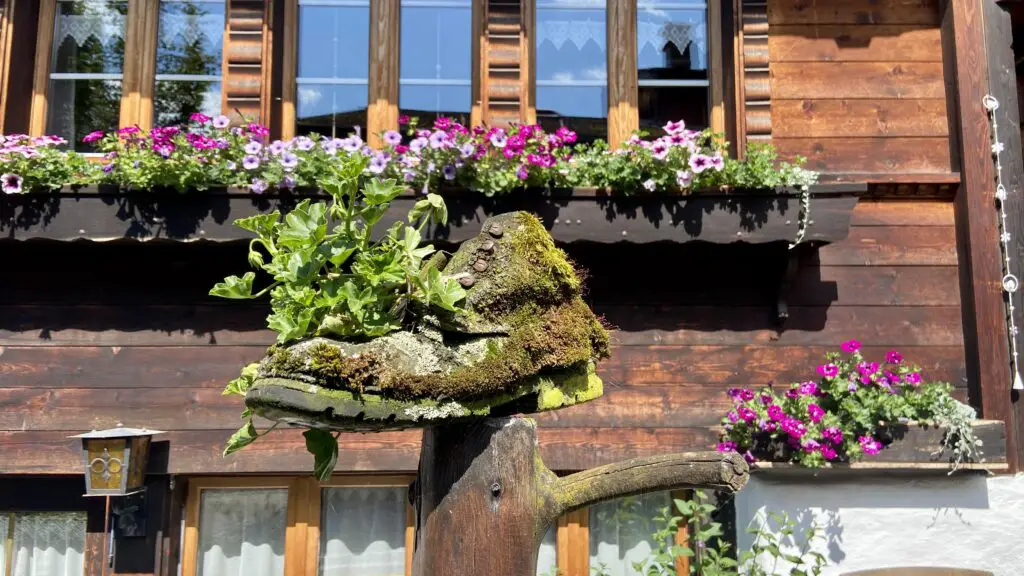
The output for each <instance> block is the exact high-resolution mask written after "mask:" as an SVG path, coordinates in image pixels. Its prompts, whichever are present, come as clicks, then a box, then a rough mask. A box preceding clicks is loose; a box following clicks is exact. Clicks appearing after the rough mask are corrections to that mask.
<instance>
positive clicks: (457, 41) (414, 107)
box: [398, 0, 473, 126]
mask: <svg viewBox="0 0 1024 576" xmlns="http://www.w3.org/2000/svg"><path fill="white" fill-rule="evenodd" d="M401 6H402V8H401V22H402V23H403V25H402V26H400V31H401V32H400V34H401V48H400V54H399V78H400V80H399V89H398V90H399V91H398V106H399V108H400V110H401V113H402V114H406V115H409V116H416V117H419V118H420V124H421V125H427V126H429V125H430V124H432V123H433V121H434V118H435V117H437V116H438V115H441V116H449V117H454V118H457V119H459V120H460V121H462V122H466V121H467V120H468V117H469V111H470V107H471V105H472V94H471V86H470V78H471V67H472V61H473V57H472V42H473V35H472V34H473V33H472V3H471V1H470V0H402V3H401Z"/></svg>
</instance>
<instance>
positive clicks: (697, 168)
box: [690, 154, 711, 174]
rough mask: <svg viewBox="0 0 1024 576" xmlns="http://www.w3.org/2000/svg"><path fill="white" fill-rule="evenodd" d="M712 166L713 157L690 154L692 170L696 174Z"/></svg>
mask: <svg viewBox="0 0 1024 576" xmlns="http://www.w3.org/2000/svg"><path fill="white" fill-rule="evenodd" d="M710 167H711V157H710V156H705V155H703V154H694V155H693V156H690V170H692V171H693V173H694V174H700V173H701V172H703V171H705V170H707V169H708V168H710Z"/></svg>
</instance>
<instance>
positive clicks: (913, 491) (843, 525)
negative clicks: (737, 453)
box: [736, 472, 998, 574]
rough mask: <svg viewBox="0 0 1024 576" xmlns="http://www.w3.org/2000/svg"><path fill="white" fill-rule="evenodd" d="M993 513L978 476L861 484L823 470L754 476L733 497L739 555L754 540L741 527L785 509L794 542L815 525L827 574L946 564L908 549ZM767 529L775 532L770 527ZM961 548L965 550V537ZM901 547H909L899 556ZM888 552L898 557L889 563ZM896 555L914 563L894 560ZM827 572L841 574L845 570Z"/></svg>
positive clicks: (970, 527) (984, 482) (983, 480)
mask: <svg viewBox="0 0 1024 576" xmlns="http://www.w3.org/2000/svg"><path fill="white" fill-rule="evenodd" d="M990 510H995V508H993V507H992V505H991V503H990V501H989V487H988V483H987V479H986V477H985V476H983V475H979V474H972V475H967V474H963V475H960V476H953V477H948V478H947V477H945V476H943V477H942V478H929V479H906V480H905V479H900V478H892V477H890V478H889V479H888V480H880V479H877V478H874V479H871V480H867V481H865V482H850V481H849V479H847V481H845V482H841V481H833V480H831V479H829V478H828V473H827V472H823V473H821V474H819V475H818V476H816V477H812V476H810V475H808V476H807V477H806V478H803V479H801V480H794V479H786V480H781V479H780V480H774V479H773V480H766V479H763V478H752V479H751V482H750V483H749V484H748V485H747V487H746V488H744V489H743V490H742V491H741V492H740V493H739V494H738V495H737V497H736V526H737V531H738V532H739V533H738V534H737V539H738V544H739V547H740V549H741V550H744V549H749V548H750V546H751V543H752V535H751V534H749V533H746V532H745V530H746V528H747V527H758V526H760V525H761V524H760V522H761V521H762V519H763V518H764V514H765V513H766V512H774V513H783V512H784V513H786V514H788V515H789V518H790V519H791V520H793V521H794V522H795V524H796V527H795V528H796V529H795V533H796V534H797V535H800V538H798V541H797V542H796V544H797V545H802V544H803V543H804V540H803V539H802V535H803V534H805V533H806V532H807V530H808V529H810V527H811V526H812V524H815V523H816V524H817V527H818V528H819V531H820V533H821V534H822V536H823V537H824V540H823V541H821V540H819V541H818V542H817V543H816V544H815V546H814V548H815V549H816V550H817V551H818V552H820V553H822V554H824V555H825V556H826V558H828V562H829V566H830V567H832V570H835V569H838V568H843V567H844V565H850V568H851V569H852V568H854V564H856V567H857V568H866V567H868V566H867V564H871V563H874V564H875V565H876V566H878V565H879V564H881V565H882V566H885V565H893V566H898V565H908V564H919V563H921V562H926V563H928V564H931V565H945V564H951V562H947V561H940V560H939V558H936V557H928V558H921V560H916V556H915V555H914V553H913V549H915V548H916V549H917V550H923V548H920V547H916V546H915V543H916V542H919V541H923V539H928V538H929V536H928V534H929V533H932V532H934V533H946V536H948V537H950V538H953V539H954V540H953V541H954V542H955V541H956V540H955V538H956V536H955V535H954V534H950V532H955V531H956V530H955V529H956V527H958V526H959V527H962V529H963V530H964V532H965V533H967V532H969V531H972V530H974V528H975V527H974V524H973V520H972V518H971V516H974V517H977V512H985V511H990ZM972 512H973V514H972ZM997 512H998V511H997ZM769 526H771V527H772V528H773V529H774V528H775V527H774V526H772V524H771V523H769ZM959 544H960V545H962V546H968V545H970V544H969V542H967V541H966V540H965V541H963V542H959ZM900 547H904V548H906V549H905V550H902V551H900V550H899V548H900ZM889 549H892V550H893V551H894V552H895V554H894V556H897V557H894V558H892V562H891V563H889V564H886V563H887V562H889V560H888V558H887V551H888V550H889ZM866 550H875V551H877V556H875V557H874V558H867V557H866V554H865V553H864V551H866ZM932 550H934V548H932ZM900 552H903V553H906V554H907V555H908V557H910V558H915V561H913V562H906V561H904V562H899V561H898V560H899V558H898V556H899V553H900ZM951 555H953V552H952V551H948V553H947V554H944V555H940V556H951ZM930 556H935V555H934V554H930ZM933 560H934V562H933ZM826 573H829V574H845V573H846V570H839V571H836V572H833V571H829V572H826Z"/></svg>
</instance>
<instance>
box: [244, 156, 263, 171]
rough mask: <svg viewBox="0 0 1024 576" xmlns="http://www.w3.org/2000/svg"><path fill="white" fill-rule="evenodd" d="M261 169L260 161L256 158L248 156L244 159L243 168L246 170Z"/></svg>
mask: <svg viewBox="0 0 1024 576" xmlns="http://www.w3.org/2000/svg"><path fill="white" fill-rule="evenodd" d="M259 167H260V159H259V158H257V157H256V156H246V157H244V158H242V168H245V169H246V170H255V169H257V168H259Z"/></svg>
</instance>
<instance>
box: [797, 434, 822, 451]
mask: <svg viewBox="0 0 1024 576" xmlns="http://www.w3.org/2000/svg"><path fill="white" fill-rule="evenodd" d="M800 446H801V447H802V448H803V449H804V452H807V453H808V454H810V453H811V452H817V451H818V450H820V449H821V443H820V442H818V441H817V440H815V439H813V438H808V439H806V440H804V441H803V442H801V443H800Z"/></svg>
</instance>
